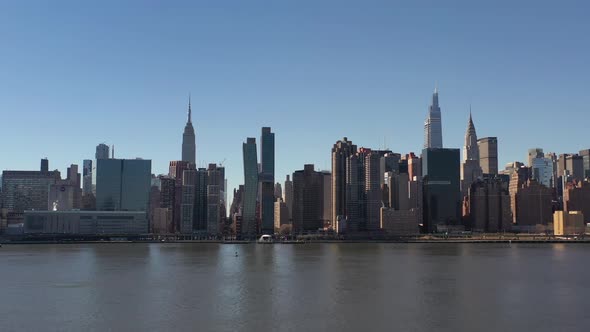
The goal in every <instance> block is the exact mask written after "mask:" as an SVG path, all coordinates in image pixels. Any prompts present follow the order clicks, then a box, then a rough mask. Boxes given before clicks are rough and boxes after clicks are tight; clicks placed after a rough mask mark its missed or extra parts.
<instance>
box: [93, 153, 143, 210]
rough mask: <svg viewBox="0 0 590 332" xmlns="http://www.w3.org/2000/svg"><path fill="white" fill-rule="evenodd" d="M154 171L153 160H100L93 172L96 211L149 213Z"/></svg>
mask: <svg viewBox="0 0 590 332" xmlns="http://www.w3.org/2000/svg"><path fill="white" fill-rule="evenodd" d="M151 171H152V161H151V160H143V159H97V160H96V163H95V165H94V166H93V170H92V183H93V187H95V188H96V209H97V210H99V211H144V212H147V210H148V205H149V194H150V188H151V174H152V172H151Z"/></svg>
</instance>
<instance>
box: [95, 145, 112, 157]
mask: <svg viewBox="0 0 590 332" xmlns="http://www.w3.org/2000/svg"><path fill="white" fill-rule="evenodd" d="M94 159H109V146H108V145H106V144H104V143H100V144H99V145H97V146H96V153H95V154H94Z"/></svg>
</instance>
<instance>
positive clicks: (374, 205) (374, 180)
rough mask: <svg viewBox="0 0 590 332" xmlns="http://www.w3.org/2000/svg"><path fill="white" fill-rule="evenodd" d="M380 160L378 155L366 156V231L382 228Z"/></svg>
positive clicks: (368, 153)
mask: <svg viewBox="0 0 590 332" xmlns="http://www.w3.org/2000/svg"><path fill="white" fill-rule="evenodd" d="M380 159H381V157H380V156H379V154H378V153H375V152H372V151H368V152H367V153H366V155H365V169H364V175H365V192H364V195H365V199H366V205H365V206H366V210H365V211H366V219H365V220H366V230H368V231H377V230H379V228H380V223H379V215H380V210H379V209H380V208H381V205H382V204H381V197H382V195H381V184H380V177H381V175H380V170H381V168H380Z"/></svg>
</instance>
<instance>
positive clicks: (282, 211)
mask: <svg viewBox="0 0 590 332" xmlns="http://www.w3.org/2000/svg"><path fill="white" fill-rule="evenodd" d="M274 208H275V225H274V227H275V233H278V232H279V231H280V230H281V226H284V225H290V224H291V222H290V221H289V210H288V209H287V204H286V203H285V202H284V201H283V199H282V198H277V201H276V202H275V206H274Z"/></svg>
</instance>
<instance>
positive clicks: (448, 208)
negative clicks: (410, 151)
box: [422, 149, 461, 232]
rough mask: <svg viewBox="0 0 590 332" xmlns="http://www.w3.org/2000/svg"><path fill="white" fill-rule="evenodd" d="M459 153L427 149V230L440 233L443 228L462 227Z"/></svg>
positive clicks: (424, 155)
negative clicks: (438, 228) (441, 227)
mask: <svg viewBox="0 0 590 332" xmlns="http://www.w3.org/2000/svg"><path fill="white" fill-rule="evenodd" d="M459 159H460V157H459V149H424V150H423V151H422V174H423V186H424V190H423V193H424V206H423V209H424V228H425V230H426V231H427V232H433V231H436V229H437V226H439V225H441V226H442V225H446V226H448V225H452V226H458V225H461V213H460V211H461V192H460V179H459V178H460V175H459V173H460V172H459V170H460V166H459Z"/></svg>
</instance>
